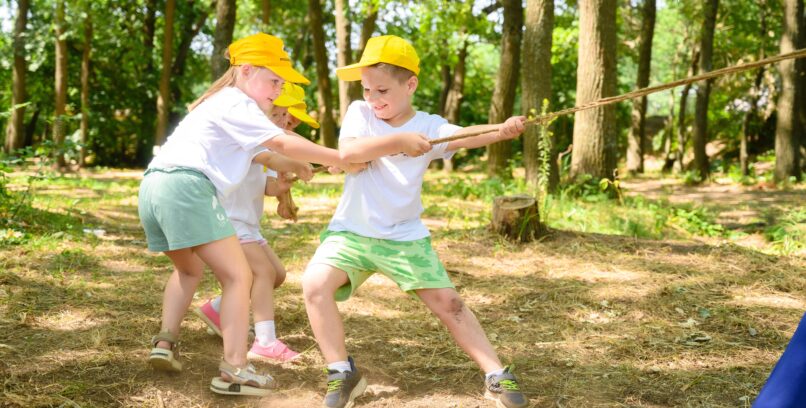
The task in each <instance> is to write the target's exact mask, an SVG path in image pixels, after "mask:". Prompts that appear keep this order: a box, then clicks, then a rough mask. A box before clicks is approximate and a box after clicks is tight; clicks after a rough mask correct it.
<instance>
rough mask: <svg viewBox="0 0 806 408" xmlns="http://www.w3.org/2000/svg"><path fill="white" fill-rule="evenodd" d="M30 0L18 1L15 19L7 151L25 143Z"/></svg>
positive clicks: (9, 151)
mask: <svg viewBox="0 0 806 408" xmlns="http://www.w3.org/2000/svg"><path fill="white" fill-rule="evenodd" d="M30 8H31V2H30V0H19V1H17V18H16V19H15V20H14V45H13V47H14V65H13V66H12V68H11V82H12V85H11V118H9V121H8V126H7V127H6V141H5V151H6V152H7V153H11V151H12V150H16V149H19V148H21V147H24V143H25V133H24V132H25V129H24V125H25V107H24V106H20V107H17V105H21V104H23V103H25V99H26V95H25V73H26V71H27V70H28V65H27V64H26V62H25V26H26V25H27V24H28V10H29V9H30Z"/></svg>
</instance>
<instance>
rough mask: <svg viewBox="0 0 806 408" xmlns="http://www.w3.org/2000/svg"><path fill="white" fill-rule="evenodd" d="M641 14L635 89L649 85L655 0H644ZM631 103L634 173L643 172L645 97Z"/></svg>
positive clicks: (629, 155)
mask: <svg viewBox="0 0 806 408" xmlns="http://www.w3.org/2000/svg"><path fill="white" fill-rule="evenodd" d="M641 14H642V16H641V36H640V38H639V39H638V79H637V80H636V84H635V85H636V88H637V89H641V88H646V87H647V86H649V74H650V71H651V64H652V37H653V36H654V35H655V0H644V6H643V7H642V8H641ZM632 104H633V105H632V127H631V128H630V134H629V136H628V137H627V141H628V146H627V171H628V172H629V173H632V174H635V173H643V172H644V153H645V150H646V107H647V97H646V96H644V97H642V98H638V99H633V101H632Z"/></svg>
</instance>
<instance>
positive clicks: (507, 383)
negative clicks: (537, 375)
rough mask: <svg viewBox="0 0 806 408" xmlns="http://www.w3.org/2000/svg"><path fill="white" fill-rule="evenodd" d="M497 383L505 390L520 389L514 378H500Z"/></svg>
mask: <svg viewBox="0 0 806 408" xmlns="http://www.w3.org/2000/svg"><path fill="white" fill-rule="evenodd" d="M498 384H500V385H501V388H503V389H505V390H507V391H520V387H518V383H517V382H516V381H515V380H501V381H500V382H499V383H498Z"/></svg>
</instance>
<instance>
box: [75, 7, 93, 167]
mask: <svg viewBox="0 0 806 408" xmlns="http://www.w3.org/2000/svg"><path fill="white" fill-rule="evenodd" d="M91 52H92V9H91V7H90V6H87V17H86V19H85V20H84V51H83V52H82V53H81V146H80V147H79V154H78V166H79V167H84V165H85V164H86V160H87V143H88V142H89V127H90V117H89V115H90V54H91Z"/></svg>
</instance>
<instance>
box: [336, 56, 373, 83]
mask: <svg viewBox="0 0 806 408" xmlns="http://www.w3.org/2000/svg"><path fill="white" fill-rule="evenodd" d="M375 64H377V62H376V61H360V62H356V63H355V64H351V65H347V66H344V67H341V68H336V76H337V77H339V79H341V80H342V81H345V82H349V81H360V80H361V68H364V67H368V66H370V65H375Z"/></svg>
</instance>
